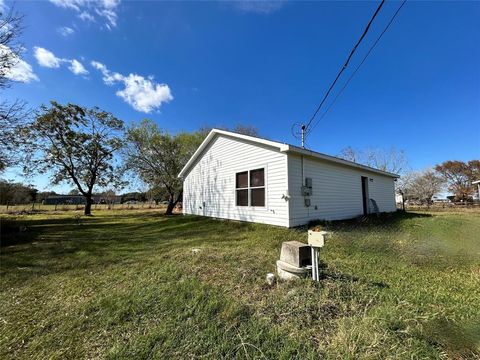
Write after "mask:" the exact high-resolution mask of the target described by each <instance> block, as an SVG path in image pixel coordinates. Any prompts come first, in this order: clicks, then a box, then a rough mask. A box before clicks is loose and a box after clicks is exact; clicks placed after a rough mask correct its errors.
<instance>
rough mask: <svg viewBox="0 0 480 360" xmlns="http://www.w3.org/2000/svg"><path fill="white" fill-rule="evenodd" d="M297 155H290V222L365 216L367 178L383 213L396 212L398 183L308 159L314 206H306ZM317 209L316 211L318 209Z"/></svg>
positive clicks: (295, 224) (368, 173) (312, 204)
mask: <svg viewBox="0 0 480 360" xmlns="http://www.w3.org/2000/svg"><path fill="white" fill-rule="evenodd" d="M301 161H302V160H301V157H300V156H297V155H292V154H289V155H288V170H289V171H288V172H289V175H288V180H289V195H290V201H289V206H290V209H289V210H290V223H289V226H298V225H303V224H306V223H308V222H309V221H311V220H318V219H321V220H340V219H349V218H354V217H356V216H359V215H362V214H363V205H362V183H361V177H362V176H366V177H368V178H370V179H373V181H368V186H369V196H370V198H371V199H374V200H375V201H376V202H377V205H378V207H379V210H380V212H391V211H395V210H396V207H395V191H394V180H393V178H391V177H388V176H383V175H380V174H376V173H373V172H369V171H363V170H361V169H358V170H357V169H354V168H351V167H347V166H343V165H340V164H334V163H331V162H327V161H323V160H318V159H312V158H307V157H304V176H303V178H305V177H310V178H312V181H313V194H312V196H310V199H311V205H310V207H306V206H305V205H304V197H303V196H302V195H301V186H302V184H303V182H304V180H303V179H302V162H301ZM315 207H316V208H315Z"/></svg>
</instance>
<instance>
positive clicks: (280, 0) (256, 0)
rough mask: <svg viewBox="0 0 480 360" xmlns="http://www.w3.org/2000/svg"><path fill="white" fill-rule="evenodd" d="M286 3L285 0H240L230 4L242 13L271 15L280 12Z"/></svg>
mask: <svg viewBox="0 0 480 360" xmlns="http://www.w3.org/2000/svg"><path fill="white" fill-rule="evenodd" d="M285 3H286V1H285V0H274V1H272V0H240V1H232V2H231V3H230V4H232V6H234V7H235V8H236V9H238V10H240V11H242V12H250V13H256V14H270V13H272V12H274V11H277V10H280V9H281V8H282V7H283V6H284V5H285Z"/></svg>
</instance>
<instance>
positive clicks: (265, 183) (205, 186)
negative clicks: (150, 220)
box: [179, 129, 398, 227]
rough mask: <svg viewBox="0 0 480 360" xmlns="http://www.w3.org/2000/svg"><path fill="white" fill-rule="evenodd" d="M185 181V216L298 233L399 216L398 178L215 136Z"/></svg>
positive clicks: (251, 140)
mask: <svg viewBox="0 0 480 360" xmlns="http://www.w3.org/2000/svg"><path fill="white" fill-rule="evenodd" d="M179 177H181V178H183V185H184V186H183V189H184V190H183V212H184V214H195V215H203V216H210V217H215V218H224V219H233V220H241V221H251V222H258V223H265V224H272V225H279V226H285V227H292V226H298V225H303V224H306V223H308V222H309V221H311V220H319V219H321V220H339V219H348V218H354V217H357V216H359V215H363V214H368V213H372V212H393V211H395V210H396V206H395V186H394V182H395V180H396V178H398V175H396V174H392V173H388V172H384V171H380V170H377V169H374V168H371V167H368V166H364V165H360V164H356V163H353V162H350V161H346V160H342V159H339V158H336V157H333V156H329V155H325V154H321V153H318V152H314V151H311V150H307V149H303V148H300V147H297V146H293V145H289V144H284V143H280V142H276V141H270V140H265V139H261V138H258V137H253V136H247V135H241V134H237V133H233V132H229V131H223V130H217V129H213V130H212V131H211V132H210V133H209V134H208V136H207V137H206V139H205V140H204V141H203V142H202V144H201V145H200V147H199V148H198V149H197V151H196V152H195V153H194V154H193V156H192V157H191V159H190V160H189V161H188V162H187V164H186V165H185V167H184V168H183V169H182V171H181V172H180V174H179Z"/></svg>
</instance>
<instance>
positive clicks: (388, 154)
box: [338, 146, 408, 174]
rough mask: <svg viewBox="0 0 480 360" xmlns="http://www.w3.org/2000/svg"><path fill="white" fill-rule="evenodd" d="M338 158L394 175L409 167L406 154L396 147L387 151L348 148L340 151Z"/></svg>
mask: <svg viewBox="0 0 480 360" xmlns="http://www.w3.org/2000/svg"><path fill="white" fill-rule="evenodd" d="M338 157H340V158H342V159H345V160H348V161H352V162H355V163H359V164H363V165H367V166H370V167H373V168H375V169H379V170H382V171H388V172H391V173H394V174H400V173H402V172H404V171H405V170H406V169H407V167H408V163H407V159H406V157H405V152H404V151H403V150H400V151H397V149H395V148H394V147H392V148H390V149H387V150H385V149H374V148H368V149H365V150H358V149H353V148H352V147H350V146H348V147H346V148H344V149H342V150H341V151H340V153H339V154H338Z"/></svg>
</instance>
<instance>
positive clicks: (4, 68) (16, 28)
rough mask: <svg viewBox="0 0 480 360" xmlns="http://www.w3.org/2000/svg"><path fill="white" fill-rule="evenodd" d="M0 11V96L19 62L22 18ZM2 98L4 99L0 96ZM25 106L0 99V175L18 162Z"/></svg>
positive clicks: (15, 14) (7, 85)
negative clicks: (20, 129)
mask: <svg viewBox="0 0 480 360" xmlns="http://www.w3.org/2000/svg"><path fill="white" fill-rule="evenodd" d="M1 11H2V9H1V8H0V93H3V91H5V89H7V88H9V87H10V86H11V84H12V79H11V76H9V75H10V74H11V71H12V69H13V68H14V66H15V65H17V63H18V62H19V61H21V57H20V56H21V53H22V49H23V47H22V44H21V43H20V42H19V40H18V39H19V36H20V34H21V32H22V16H21V15H19V14H18V13H16V12H15V10H14V9H13V8H12V9H10V10H9V11H7V10H5V9H4V11H3V12H1ZM2 97H3V96H2ZM28 115H29V112H28V111H27V109H26V103H25V102H24V101H21V100H17V101H13V102H9V101H6V100H2V99H0V129H1V131H0V172H2V171H4V170H5V168H7V167H8V166H10V165H12V164H14V163H15V161H16V160H18V156H17V155H18V151H17V150H18V146H19V143H20V141H21V138H20V137H19V136H18V133H19V131H18V128H19V126H20V125H21V124H22V123H23V122H25V120H26V119H27V118H28Z"/></svg>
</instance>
